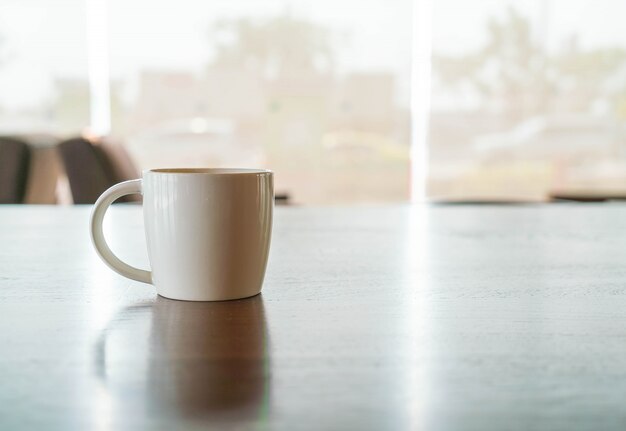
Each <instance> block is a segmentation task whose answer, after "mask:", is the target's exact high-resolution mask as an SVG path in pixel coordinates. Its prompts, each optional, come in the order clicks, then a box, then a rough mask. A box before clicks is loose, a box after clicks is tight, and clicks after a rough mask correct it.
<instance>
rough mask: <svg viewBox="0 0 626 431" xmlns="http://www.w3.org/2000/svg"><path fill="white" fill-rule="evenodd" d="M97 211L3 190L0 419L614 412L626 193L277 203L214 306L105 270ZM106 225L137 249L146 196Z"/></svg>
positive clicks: (540, 421)
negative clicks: (367, 203) (259, 267)
mask: <svg viewBox="0 0 626 431" xmlns="http://www.w3.org/2000/svg"><path fill="white" fill-rule="evenodd" d="M89 210H90V209H89V208H88V207H65V208H63V207H26V206H24V207H2V208H0V243H1V244H2V246H1V247H0V346H1V347H0V349H1V350H0V382H1V383H2V384H1V385H0V429H3V430H4V429H6V430H13V429H46V430H72V429H79V430H84V429H90V430H92V429H93V430H99V429H102V430H125V429H129V430H130V429H132V430H135V429H163V430H170V429H184V430H187V429H192V430H193V429H216V430H231V429H232V430H235V429H236V430H239V429H253V430H256V429H277V430H300V429H302V430H324V429H328V430H382V429H394V430H395V429H398V430H422V429H424V430H435V429H436V430H490V429H493V430H502V429H507V430H529V429H545V430H588V429H603V430H613V429H615V430H617V429H620V430H621V429H624V427H625V426H626V409H625V408H624V406H623V399H624V395H623V394H624V393H626V252H625V251H624V250H626V206H624V205H620V204H611V205H606V204H605V205H593V204H592V205H576V204H559V205H552V206H550V205H531V206H513V207H511V206H507V207H498V206H477V207H474V206H449V207H446V206H442V207H438V206H435V207H415V206H413V207H412V206H408V205H407V206H383V207H367V208H289V207H286V208H277V211H276V221H275V230H274V239H273V244H272V252H271V257H270V264H269V269H268V274H267V277H266V283H265V286H264V290H263V293H262V294H261V295H260V296H257V297H255V298H252V299H248V300H241V301H233V302H223V303H187V302H178V301H170V300H166V299H163V298H158V297H156V295H155V293H154V290H153V289H152V288H150V287H149V286H145V285H141V284H139V283H135V282H132V281H129V280H126V279H123V278H121V277H119V276H118V275H116V274H114V273H112V272H111V271H110V270H108V268H106V267H105V265H104V264H103V263H102V262H100V261H99V260H98V258H97V256H96V255H95V253H94V252H93V250H92V248H91V244H90V241H89V237H88V229H87V223H88V216H89ZM105 226H106V233H107V236H108V238H110V242H111V244H112V248H113V249H114V250H115V251H116V252H117V253H119V255H120V257H122V258H124V259H127V260H129V261H130V263H133V264H135V265H139V266H143V267H147V258H146V256H145V242H144V240H143V231H142V221H141V213H140V208H138V207H134V206H123V205H120V206H116V207H113V208H112V209H111V210H110V215H109V219H108V220H107V223H106V224H105Z"/></svg>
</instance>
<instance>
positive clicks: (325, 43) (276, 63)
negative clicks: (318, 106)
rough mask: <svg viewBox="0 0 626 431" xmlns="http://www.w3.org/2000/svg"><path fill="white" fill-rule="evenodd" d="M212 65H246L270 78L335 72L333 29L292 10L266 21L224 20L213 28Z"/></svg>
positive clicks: (245, 66)
mask: <svg viewBox="0 0 626 431" xmlns="http://www.w3.org/2000/svg"><path fill="white" fill-rule="evenodd" d="M211 37H212V38H213V39H214V43H215V46H216V52H215V55H214V57H213V61H212V64H213V65H217V66H220V65H226V66H236V67H244V68H247V69H250V70H253V71H255V72H259V73H261V74H262V75H263V76H264V77H265V78H268V79H272V80H273V79H280V78H281V77H285V76H289V75H296V74H302V73H322V74H324V73H332V70H333V66H334V52H333V43H332V40H331V34H330V31H329V30H328V29H327V28H326V27H323V26H321V25H319V24H316V23H312V22H309V21H306V20H303V19H300V18H296V17H294V16H292V15H291V14H289V13H285V14H283V15H281V16H277V17H273V18H267V19H264V20H253V19H247V18H241V19H236V20H221V21H218V22H216V23H215V24H214V26H213V28H212V29H211Z"/></svg>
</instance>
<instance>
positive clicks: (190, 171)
mask: <svg viewBox="0 0 626 431" xmlns="http://www.w3.org/2000/svg"><path fill="white" fill-rule="evenodd" d="M273 173H274V172H272V171H270V170H269V169H258V168H156V169H147V170H145V171H144V174H166V175H258V174H273Z"/></svg>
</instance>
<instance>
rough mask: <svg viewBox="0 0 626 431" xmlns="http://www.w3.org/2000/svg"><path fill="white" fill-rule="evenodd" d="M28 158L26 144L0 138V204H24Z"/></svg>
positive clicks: (28, 165) (28, 166) (28, 153)
mask: <svg viewBox="0 0 626 431" xmlns="http://www.w3.org/2000/svg"><path fill="white" fill-rule="evenodd" d="M30 158H31V157H30V149H29V147H28V144H27V143H26V142H23V141H21V140H18V139H14V138H8V137H0V204H21V203H23V202H24V197H25V196H26V182H27V181H28V172H29V168H30Z"/></svg>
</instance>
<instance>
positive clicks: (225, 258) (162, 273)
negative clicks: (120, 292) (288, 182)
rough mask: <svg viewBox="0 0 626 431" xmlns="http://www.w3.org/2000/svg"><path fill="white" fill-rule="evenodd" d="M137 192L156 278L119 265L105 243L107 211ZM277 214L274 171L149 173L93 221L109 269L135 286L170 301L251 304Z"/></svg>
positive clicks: (100, 208)
mask: <svg viewBox="0 0 626 431" xmlns="http://www.w3.org/2000/svg"><path fill="white" fill-rule="evenodd" d="M138 182H139V183H138ZM123 185H125V187H123ZM116 187H117V188H118V190H115V188H116ZM138 189H140V192H141V193H142V194H143V213H144V224H145V233H146V243H147V246H148V256H149V261H150V266H151V268H152V271H151V272H148V271H143V270H139V269H137V268H133V267H130V266H129V265H127V264H125V263H123V262H121V261H119V259H117V258H116V257H115V256H114V255H113V254H112V253H111V252H110V250H109V249H108V246H106V242H104V237H102V238H100V237H99V233H101V220H100V219H101V218H102V217H103V216H104V211H106V207H108V202H106V201H107V200H110V199H111V198H113V200H114V199H116V198H117V197H119V196H121V195H123V194H129V193H135V192H138ZM273 207H274V192H273V174H272V172H270V171H265V170H258V169H155V170H150V171H146V172H145V173H144V175H143V179H142V180H134V181H128V182H126V183H121V184H118V185H117V186H114V187H112V188H111V189H109V190H107V192H105V193H104V194H103V195H102V197H101V198H100V199H98V202H97V203H96V205H95V206H94V211H93V214H92V238H93V242H94V245H95V247H96V250H97V251H98V253H99V254H100V256H101V257H102V258H103V260H104V261H105V262H106V263H107V264H108V265H109V266H110V267H111V268H113V269H114V270H116V271H117V272H119V273H120V274H122V275H125V276H127V277H129V278H132V279H135V280H138V281H143V282H148V283H152V284H154V286H155V287H156V290H157V293H158V294H159V295H161V296H164V297H166V298H171V299H179V300H187V301H221V300H228V299H238V298H245V297H249V296H253V295H256V294H258V293H259V292H260V291H261V286H262V284H263V278H264V275H265V268H266V265H267V260H268V256H269V248H270V238H271V232H272V214H273ZM100 214H101V215H102V217H99V216H100ZM120 264H121V265H120Z"/></svg>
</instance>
